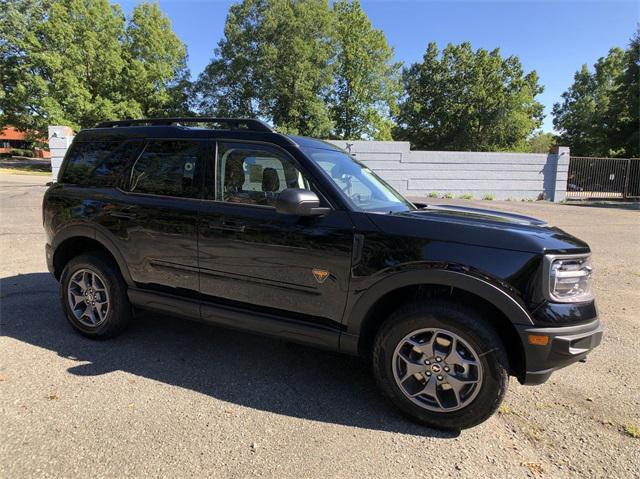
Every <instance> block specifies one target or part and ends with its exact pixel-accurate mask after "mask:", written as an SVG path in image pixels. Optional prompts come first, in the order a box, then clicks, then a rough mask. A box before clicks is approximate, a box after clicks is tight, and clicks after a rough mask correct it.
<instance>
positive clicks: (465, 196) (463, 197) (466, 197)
mask: <svg viewBox="0 0 640 479" xmlns="http://www.w3.org/2000/svg"><path fill="white" fill-rule="evenodd" d="M458 198H460V199H461V200H472V199H473V195H472V194H470V193H463V194H461V195H460V196H458Z"/></svg>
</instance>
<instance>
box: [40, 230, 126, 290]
mask: <svg viewBox="0 0 640 479" xmlns="http://www.w3.org/2000/svg"><path fill="white" fill-rule="evenodd" d="M72 238H88V239H91V240H94V241H96V242H97V243H99V244H100V245H101V246H102V247H103V248H104V249H106V250H107V251H108V252H109V254H111V256H113V258H114V259H115V260H116V263H117V264H118V268H119V269H120V273H121V274H122V277H123V278H124V281H125V283H127V285H128V286H134V285H135V283H134V281H133V279H132V278H131V274H130V273H129V268H128V267H127V263H126V261H125V260H124V257H123V256H122V253H120V250H119V248H118V247H117V246H116V245H115V243H114V242H113V240H112V239H111V238H109V237H108V236H107V235H105V234H104V233H102V232H100V231H98V230H96V229H95V228H93V227H91V226H88V225H82V224H75V225H70V226H67V227H66V228H64V229H62V230H60V231H58V232H56V235H55V240H54V241H53V244H52V245H51V247H52V250H53V256H54V258H55V254H56V252H57V251H58V248H59V247H60V245H62V244H63V243H64V242H65V241H67V240H69V239H72Z"/></svg>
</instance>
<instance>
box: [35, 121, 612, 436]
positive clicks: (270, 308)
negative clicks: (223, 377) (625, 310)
mask: <svg viewBox="0 0 640 479" xmlns="http://www.w3.org/2000/svg"><path fill="white" fill-rule="evenodd" d="M189 121H193V120H187V119H171V120H155V121H154V120H145V121H137V122H136V121H129V122H127V121H124V122H110V123H105V124H102V125H99V126H98V127H96V128H93V129H88V130H83V131H81V132H80V133H79V134H78V135H77V136H76V137H75V139H74V141H73V144H72V146H71V148H70V150H69V152H68V153H67V156H66V158H65V161H64V163H63V166H62V168H61V171H60V175H59V178H58V182H56V183H54V184H53V185H51V186H50V188H49V189H48V190H47V192H46V194H45V198H44V203H43V221H44V226H45V231H46V237H47V244H46V256H47V263H48V266H49V269H50V271H51V272H52V273H53V275H54V276H55V277H56V278H57V279H59V280H60V279H61V277H62V275H63V271H64V269H65V267H66V265H67V264H68V263H69V261H70V260H71V259H72V258H74V257H76V256H78V255H80V254H83V253H91V252H100V254H102V255H103V256H104V257H105V258H108V260H109V261H113V263H114V265H116V266H117V270H118V273H119V274H120V275H121V279H122V282H123V285H124V287H125V288H126V296H127V300H128V301H129V302H130V304H131V306H133V307H136V308H143V309H149V310H155V311H159V312H163V313H169V314H172V315H179V316H184V317H188V318H192V319H200V320H204V321H210V322H212V323H216V324H221V325H224V326H229V327H233V328H239V329H245V330H250V331H254V332H259V333H264V334H268V335H273V336H278V337H282V338H286V339H290V340H293V341H297V342H300V343H305V344H310V345H313V346H319V347H323V348H327V349H331V350H335V351H341V352H344V353H348V354H361V355H364V356H370V354H371V353H372V350H373V349H374V344H375V341H376V336H377V335H378V334H379V331H380V328H381V327H382V325H383V323H384V322H385V321H386V320H387V319H388V318H389V316H390V315H392V313H393V312H394V311H395V310H397V309H398V308H399V307H401V306H402V305H405V304H408V303H412V302H415V301H421V302H427V303H428V302H429V301H432V300H435V299H438V300H446V301H449V302H451V303H452V304H463V305H466V306H468V307H469V309H472V310H473V311H475V312H477V313H478V314H481V315H482V317H483V318H485V320H486V321H487V324H490V325H491V326H490V327H491V328H492V329H493V330H495V333H496V335H497V337H499V340H500V342H501V344H502V346H503V348H504V352H505V356H506V358H507V360H508V366H506V368H507V372H508V374H510V375H513V376H516V377H517V378H518V380H519V381H520V382H522V383H525V384H539V383H541V382H544V381H545V380H546V379H547V378H548V377H549V375H550V374H551V373H552V372H553V371H554V370H555V369H557V368H560V367H564V366H566V365H568V364H570V363H572V362H575V361H577V360H581V359H583V358H584V357H585V356H586V354H587V353H588V352H589V351H590V350H591V349H592V348H593V347H595V346H597V345H598V344H599V342H600V339H601V336H602V329H601V326H600V323H599V321H598V319H597V311H596V306H595V302H594V299H593V298H592V297H591V295H590V293H589V292H588V291H582V292H581V293H580V294H577V295H576V297H575V298H574V297H569V296H567V298H564V299H563V298H558V297H557V296H554V292H553V291H550V281H556V280H557V278H561V280H560V281H559V284H560V283H562V281H564V280H562V278H564V277H565V276H563V275H566V276H568V277H569V276H571V275H572V274H573V273H572V271H573V272H575V271H578V273H576V274H579V275H582V276H584V277H585V278H586V277H587V276H589V277H590V275H591V269H590V266H588V264H587V263H586V262H585V261H586V259H587V258H588V255H589V254H590V250H589V247H588V245H587V244H586V243H584V242H583V241H581V240H579V239H577V238H575V237H573V236H571V235H569V234H568V233H565V232H564V231H562V230H561V229H558V228H555V227H552V226H549V225H547V224H545V223H544V222H542V221H538V220H536V219H533V218H529V217H525V216H521V215H515V214H507V213H502V212H497V211H489V210H480V209H474V208H462V207H454V206H432V205H414V204H411V203H409V202H406V201H405V200H403V199H401V198H400V197H399V195H397V193H394V192H393V191H392V190H391V189H389V191H390V192H388V191H386V190H385V191H383V193H382V196H381V197H376V194H378V193H375V192H371V193H367V187H368V185H369V183H368V182H369V181H372V182H374V183H375V185H382V186H380V188H383V189H384V188H387V185H386V184H384V182H382V181H381V180H379V178H377V177H375V175H374V174H373V173H372V172H369V171H368V170H366V168H365V169H364V170H362V172H360V170H358V173H357V174H358V175H360V176H358V177H357V178H356V176H353V175H355V173H353V175H352V176H351V177H350V176H349V175H350V174H351V173H352V172H353V171H355V170H352V168H364V167H362V165H357V163H354V165H357V167H356V166H353V167H352V166H350V165H349V164H348V163H345V162H346V160H344V159H343V158H342V157H346V156H347V154H346V153H345V152H342V151H341V150H339V149H338V148H337V147H335V146H333V145H331V144H329V143H326V142H323V141H319V140H313V139H309V138H303V137H297V136H286V135H281V134H278V133H275V132H273V131H271V130H270V129H269V128H268V127H266V126H264V125H263V124H261V123H259V122H257V121H255V120H220V119H215V120H214V119H209V120H208V121H210V122H211V123H215V127H214V128H192V127H188V126H185V125H188V124H189ZM200 121H202V122H205V121H207V120H200ZM334 155H341V157H340V159H339V160H338V159H336V160H335V162H333V161H334V159H335V158H334ZM176 158H177V159H176ZM237 158H241V159H240V160H238V159H237ZM279 158H280V159H285V160H282V163H281V164H279V163H278V161H280V160H278V159H279ZM336 158H337V156H336ZM221 164H224V166H221ZM176 165H177V166H176ZM236 173H237V175H236ZM234 175H236V176H238V175H239V179H237V178H236V179H234V178H235V177H234ZM243 175H244V176H243ZM222 176H224V178H222ZM358 179H359V180H358ZM356 180H358V181H359V183H358V184H357V185H355V186H354V184H355V183H357V182H356ZM283 183H286V184H283ZM345 185H346V186H345ZM376 187H377V186H376ZM358 188H359V189H358ZM221 190H222V192H221ZM287 190H289V193H291V194H290V196H293V200H294V204H293V206H292V204H291V201H290V200H291V198H286V194H285V193H283V192H284V191H287ZM356 190H357V191H358V192H357V193H354V194H351V192H352V191H356ZM305 191H312V192H313V194H311V195H310V196H309V198H307V197H306V196H305ZM287 194H288V193H287ZM301 195H302V196H301ZM394 195H396V196H394ZM307 200H309V203H308V205H306V206H305V207H307V206H308V207H309V211H306V212H303V213H300V214H296V204H295V202H296V201H297V202H298V203H300V204H302V203H306V202H307ZM314 201H316V202H315V203H314ZM309 205H310V206H309ZM358 205H365V206H366V207H359V206H358ZM380 205H382V206H380ZM379 206H380V207H379ZM297 207H298V212H301V211H303V210H302V209H300V208H301V206H300V205H298V206H297ZM369 207H370V208H369ZM287 208H289V210H290V211H289V210H287ZM558 265H559V266H558ZM565 270H566V271H565ZM558 271H560V273H558ZM554 275H555V276H554ZM550 278H551V279H550ZM553 278H556V279H553ZM572 278H573V277H572V276H571V278H569V279H567V280H566V281H573V279H572ZM585 281H586V280H585ZM554 284H555V283H554ZM573 284H574V283H571V284H570V286H571V285H573ZM576 284H577V283H576ZM580 284H581V285H582V283H580ZM76 286H77V285H76ZM572 287H573V289H575V287H574V286H572ZM580 288H582V286H580ZM83 291H84V290H83ZM572 291H573V290H569V292H568V293H566V294H567V295H569V294H571V292H572ZM68 294H71V293H68ZM86 294H87V292H86V291H85V296H86ZM114 294H115V293H114ZM62 296H63V304H64V303H65V292H63V294H62ZM73 305H74V301H71V306H73ZM92 314H93V313H92ZM72 319H73V318H71V320H72ZM72 323H73V321H72ZM76 326H78V325H76ZM78 329H80V330H81V332H83V333H85V334H86V333H88V334H91V331H89V330H88V329H87V328H85V330H83V328H81V327H80V328H78ZM434 357H435V356H434ZM452 367H453V366H452ZM485 369H486V368H485ZM485 372H486V371H485ZM429 374H430V373H429ZM415 377H421V376H420V374H418V375H417V376H415ZM438 377H440V376H438ZM485 377H486V376H485ZM445 392H446V391H445ZM425 397H427V398H428V397H429V396H425ZM436 400H437V402H439V399H437V398H436ZM429 401H431V402H434V401H433V399H428V400H427V403H429ZM429 404H430V403H429ZM426 422H428V423H431V424H432V423H433V421H431V422H429V421H426ZM445 427H446V426H445ZM463 427H464V426H463Z"/></svg>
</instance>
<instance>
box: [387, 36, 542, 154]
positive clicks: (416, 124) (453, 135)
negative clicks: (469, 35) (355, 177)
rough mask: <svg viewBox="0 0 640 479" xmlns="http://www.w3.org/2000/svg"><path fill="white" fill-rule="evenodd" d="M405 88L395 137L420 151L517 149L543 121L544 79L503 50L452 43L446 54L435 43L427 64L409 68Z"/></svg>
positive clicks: (427, 54)
mask: <svg viewBox="0 0 640 479" xmlns="http://www.w3.org/2000/svg"><path fill="white" fill-rule="evenodd" d="M403 86H404V97H403V99H402V100H401V102H400V106H399V113H398V115H397V116H396V120H397V123H398V127H397V128H396V134H395V135H394V136H395V137H396V138H397V139H406V140H408V141H410V142H411V143H412V146H413V147H415V148H421V149H431V150H477V151H491V150H506V149H514V148H517V147H518V146H519V145H521V144H522V143H523V142H524V141H525V140H526V138H527V137H528V136H529V135H530V134H531V133H532V132H533V131H534V130H535V129H536V128H537V127H539V126H540V124H541V122H542V118H543V114H542V110H543V106H542V105H541V104H540V103H539V102H537V101H536V100H535V97H536V95H538V94H540V93H541V92H542V87H541V86H540V85H539V84H538V75H537V74H536V72H535V71H532V72H529V73H527V74H525V73H524V71H523V68H522V65H521V64H520V60H519V59H518V58H517V57H515V56H510V57H507V58H503V57H502V56H501V55H500V51H499V50H498V49H495V50H493V51H491V52H489V51H487V50H483V49H478V50H476V51H475V52H474V51H473V49H472V48H471V45H470V44H469V43H462V44H460V45H451V44H449V45H447V47H445V49H444V50H443V51H442V54H440V52H439V51H438V48H437V47H436V45H435V44H434V43H430V44H429V46H428V47H427V50H426V52H425V54H424V57H423V61H422V62H420V63H415V64H413V65H411V66H410V67H409V68H407V69H405V70H404V72H403Z"/></svg>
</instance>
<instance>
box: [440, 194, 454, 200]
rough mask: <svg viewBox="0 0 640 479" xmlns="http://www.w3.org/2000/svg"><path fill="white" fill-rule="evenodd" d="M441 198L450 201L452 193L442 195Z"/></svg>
mask: <svg viewBox="0 0 640 479" xmlns="http://www.w3.org/2000/svg"><path fill="white" fill-rule="evenodd" d="M442 197H443V198H447V199H451V198H453V193H445V194H444V195H442Z"/></svg>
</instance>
